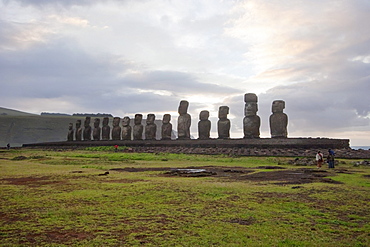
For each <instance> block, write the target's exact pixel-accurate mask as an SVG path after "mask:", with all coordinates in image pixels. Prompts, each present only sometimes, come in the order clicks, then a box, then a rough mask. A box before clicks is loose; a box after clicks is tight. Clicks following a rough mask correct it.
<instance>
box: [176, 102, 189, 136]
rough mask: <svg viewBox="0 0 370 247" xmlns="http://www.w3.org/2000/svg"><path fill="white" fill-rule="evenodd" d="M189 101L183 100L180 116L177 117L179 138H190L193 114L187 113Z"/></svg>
mask: <svg viewBox="0 0 370 247" xmlns="http://www.w3.org/2000/svg"><path fill="white" fill-rule="evenodd" d="M188 106H189V102H187V101H186V100H182V101H181V102H180V106H179V110H178V112H179V114H180V116H179V118H178V119H177V135H178V139H190V125H191V116H190V115H189V114H188V113H187V111H188Z"/></svg>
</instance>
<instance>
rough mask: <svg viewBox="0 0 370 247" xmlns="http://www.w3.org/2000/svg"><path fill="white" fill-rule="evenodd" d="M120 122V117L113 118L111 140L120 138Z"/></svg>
mask: <svg viewBox="0 0 370 247" xmlns="http://www.w3.org/2000/svg"><path fill="white" fill-rule="evenodd" d="M120 122H121V118H120V117H114V118H113V128H112V140H114V141H116V140H121V127H120V126H119V123H120Z"/></svg>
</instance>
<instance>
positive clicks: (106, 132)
mask: <svg viewBox="0 0 370 247" xmlns="http://www.w3.org/2000/svg"><path fill="white" fill-rule="evenodd" d="M108 124H109V118H108V117H105V118H103V128H102V139H103V140H105V141H107V140H109V139H110V126H109V125H108Z"/></svg>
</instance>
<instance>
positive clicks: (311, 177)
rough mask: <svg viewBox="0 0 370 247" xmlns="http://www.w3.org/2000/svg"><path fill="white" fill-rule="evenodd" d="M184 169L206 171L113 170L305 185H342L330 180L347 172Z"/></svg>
mask: <svg viewBox="0 0 370 247" xmlns="http://www.w3.org/2000/svg"><path fill="white" fill-rule="evenodd" d="M183 169H189V170H192V169H204V170H205V172H195V173H191V172H190V173H179V172H178V169H174V168H169V167H156V168H134V167H129V168H117V169H111V170H114V171H121V172H145V171H163V173H162V174H160V176H179V177H204V176H212V177H219V178H224V179H227V180H229V181H243V180H249V181H254V182H271V183H273V184H280V185H283V184H305V183H312V182H323V183H340V182H337V181H335V180H332V179H331V178H329V176H335V174H336V173H337V172H338V173H343V172H347V171H345V170H333V171H326V170H323V169H313V168H297V169H286V168H284V167H281V166H259V167H255V168H249V169H246V168H243V167H220V166H202V167H186V168H182V169H181V170H183ZM258 169H266V170H271V171H258Z"/></svg>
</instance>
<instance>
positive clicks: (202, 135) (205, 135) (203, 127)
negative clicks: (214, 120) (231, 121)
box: [198, 111, 211, 140]
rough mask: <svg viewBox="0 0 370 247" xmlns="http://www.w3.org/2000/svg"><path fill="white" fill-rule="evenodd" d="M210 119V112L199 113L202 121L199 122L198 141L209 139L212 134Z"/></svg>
mask: <svg viewBox="0 0 370 247" xmlns="http://www.w3.org/2000/svg"><path fill="white" fill-rule="evenodd" d="M208 118H209V111H201V112H200V113H199V119H200V121H199V122H198V139H201V140H206V139H209V136H210V132H211V121H209V120H208Z"/></svg>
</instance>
